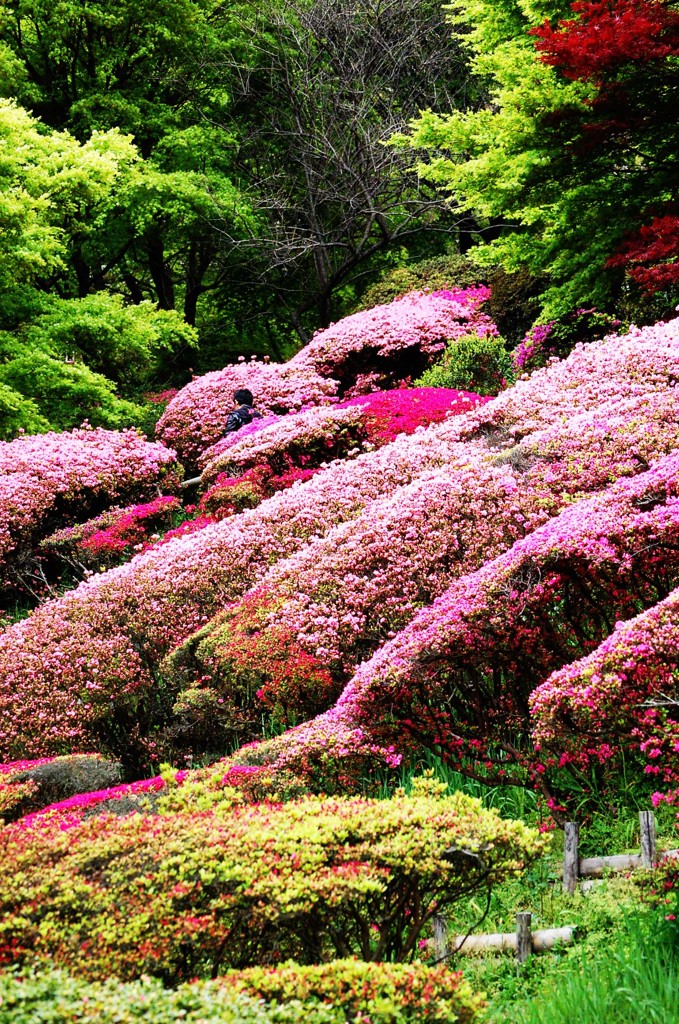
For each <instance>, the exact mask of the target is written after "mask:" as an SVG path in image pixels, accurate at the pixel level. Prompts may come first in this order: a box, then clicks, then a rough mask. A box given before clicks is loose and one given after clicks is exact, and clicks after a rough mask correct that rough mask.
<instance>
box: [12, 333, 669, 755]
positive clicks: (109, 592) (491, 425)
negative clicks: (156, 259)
mask: <svg viewBox="0 0 679 1024" xmlns="http://www.w3.org/2000/svg"><path fill="white" fill-rule="evenodd" d="M678 366H679V323H678V322H677V321H672V322H671V323H669V324H664V325H663V324H661V325H656V326H655V327H652V328H644V329H643V330H635V331H632V332H630V334H629V335H628V336H626V337H624V338H612V339H610V340H605V341H602V342H594V343H592V344H590V345H586V346H581V347H579V348H577V349H576V350H575V351H574V352H573V353H572V355H571V356H570V357H569V358H568V359H567V360H565V361H564V362H562V363H558V364H555V365H554V366H552V367H549V368H546V369H543V370H539V371H537V372H536V373H535V374H533V376H532V377H531V378H530V380H526V381H520V382H519V383H518V384H517V385H516V386H515V387H514V388H512V389H510V390H508V391H506V392H504V393H503V394H502V395H500V396H499V397H498V398H497V399H495V400H494V401H492V402H489V403H487V404H485V405H483V406H480V407H479V408H477V409H475V410H473V411H471V412H468V413H465V414H463V415H462V416H459V417H452V418H450V419H448V420H446V421H444V422H442V423H440V424H435V425H433V426H431V427H429V428H428V429H426V430H423V431H421V432H416V433H414V434H412V435H410V436H401V437H399V438H397V439H396V440H395V441H394V442H392V443H391V444H388V445H386V446H384V447H382V448H380V449H378V450H377V451H374V452H368V453H365V454H363V455H359V456H358V457H357V458H356V459H354V460H353V461H349V462H338V463H335V464H333V465H331V466H330V467H328V468H327V469H324V470H322V471H320V472H318V473H316V474H315V475H314V476H313V477H312V478H311V479H310V480H308V481H306V482H305V483H302V484H299V485H298V486H294V487H292V488H289V489H288V490H285V491H283V492H281V493H278V494H276V495H274V496H273V497H272V498H269V499H267V500H265V501H263V502H262V503H261V504H260V505H259V506H258V507H257V508H255V509H252V510H246V511H245V512H243V513H241V514H240V515H238V516H235V517H232V518H230V519H227V520H225V521H224V522H222V523H218V524H214V525H210V526H206V527H204V528H203V529H201V530H200V531H199V532H196V533H193V534H189V535H186V536H180V537H176V538H174V539H172V540H170V541H169V542H167V543H165V544H161V545H160V546H156V547H155V548H154V549H152V550H149V551H147V552H145V553H142V554H140V555H138V556H136V557H135V558H133V559H132V561H131V562H129V563H128V564H126V565H124V566H121V567H119V568H117V569H113V570H111V571H109V572H108V573H104V574H101V575H99V576H95V577H93V578H92V579H91V580H90V581H88V582H87V583H84V584H81V586H80V587H79V588H78V589H77V590H75V591H73V592H71V593H69V594H67V595H65V596H64V597H63V598H61V599H60V600H58V601H53V602H50V603H48V604H47V605H45V606H44V607H43V608H41V609H39V610H38V611H37V612H36V613H34V614H33V616H31V618H30V619H28V620H26V621H25V622H22V623H18V624H17V625H15V626H13V627H11V628H10V629H8V630H7V631H6V632H5V634H4V635H3V636H1V637H0V750H2V751H3V756H5V757H7V758H9V757H11V758H19V757H25V756H29V755H30V756H43V755H46V754H50V753H57V752H58V753H61V752H63V751H64V750H69V749H70V750H83V749H85V750H87V749H99V750H106V749H114V750H116V751H120V752H122V751H123V750H124V751H126V756H128V757H129V759H130V762H131V763H132V762H134V763H135V764H138V763H140V762H141V763H144V764H146V763H148V761H149V760H151V761H153V760H154V759H156V760H157V758H158V757H159V756H160V754H161V753H162V751H159V749H158V747H157V746H155V744H157V735H158V732H157V730H158V728H159V724H162V723H164V722H168V721H170V719H171V711H172V706H173V705H174V702H175V700H176V698H177V693H176V692H173V691H172V690H171V688H170V690H169V691H168V690H165V689H163V688H160V689H159V688H158V685H157V673H158V670H159V667H160V664H161V662H162V661H163V659H164V658H165V657H166V656H167V655H168V654H169V653H170V652H171V651H172V650H173V649H175V648H176V647H178V646H179V645H180V644H182V643H183V642H184V641H185V640H187V639H188V638H189V637H190V636H192V635H193V634H194V633H195V632H196V631H197V630H199V629H201V628H202V627H203V626H205V625H206V623H207V622H208V621H209V620H210V618H212V617H213V616H214V615H215V614H217V613H218V612H220V611H221V610H223V609H225V608H226V607H227V606H228V605H230V604H232V603H233V602H234V601H236V600H237V599H238V598H239V597H240V596H241V595H242V594H244V593H245V592H246V591H247V590H248V589H250V588H252V587H253V586H254V585H255V584H257V583H258V582H259V581H260V580H263V579H264V578H265V576H266V574H267V572H269V571H274V572H276V573H280V575H277V576H276V579H277V580H279V581H280V590H279V591H277V592H276V594H275V596H276V597H278V596H281V595H282V596H283V597H284V598H285V599H286V603H287V597H288V593H287V591H286V587H288V586H289V583H290V582H291V581H292V580H294V579H297V581H298V582H299V585H300V586H306V587H307V591H306V593H307V595H308V597H309V600H310V603H312V602H314V601H316V602H317V601H318V600H319V598H320V597H322V595H320V594H319V592H318V591H316V590H314V576H313V572H315V571H316V569H315V567H314V566H312V565H310V564H309V562H305V556H303V555H299V556H298V557H299V562H297V561H294V562H292V563H290V566H288V567H287V569H286V566H285V565H284V560H285V559H286V558H288V557H289V556H291V555H294V554H295V553H296V552H301V551H302V549H303V548H304V547H306V546H307V545H309V544H312V545H313V544H316V543H317V542H318V541H317V539H318V538H319V537H320V538H322V537H323V536H324V535H325V534H326V533H328V532H329V531H330V530H332V529H334V528H335V527H337V526H340V525H341V524H342V523H349V521H350V520H356V531H357V533H356V537H357V538H358V537H359V536H360V537H361V538H363V540H362V543H363V541H364V540H365V539H366V538H367V537H369V529H370V507H371V506H372V504H373V503H375V502H376V501H377V504H376V505H375V510H376V511H377V510H378V509H379V510H380V519H379V522H378V523H377V524H376V526H375V537H374V543H372V544H371V545H370V546H369V547H368V549H367V554H366V557H365V560H364V561H363V563H362V565H361V564H360V552H359V553H358V554H357V558H359V569H360V571H359V572H357V573H355V575H356V577H357V578H356V580H355V581H351V580H348V581H347V599H348V598H349V597H351V600H353V597H352V595H353V594H356V595H357V600H358V602H359V603H358V608H357V609H354V608H349V611H350V612H351V614H352V615H353V614H354V613H356V614H359V615H365V613H366V612H367V613H368V614H367V616H366V619H365V621H370V622H373V621H375V611H374V610H375V609H377V607H378V605H379V601H380V585H381V584H380V573H381V574H382V578H383V579H384V580H385V581H386V582H385V586H386V588H387V590H386V592H387V594H388V596H391V595H392V594H394V595H395V602H394V604H393V605H387V604H385V611H386V615H387V617H388V616H389V615H391V614H392V613H393V614H394V616H395V621H396V622H397V623H398V625H399V626H400V625H401V624H403V622H404V620H405V619H407V618H408V617H410V616H411V615H412V614H413V613H414V611H416V610H417V609H416V607H413V608H408V607H407V603H408V601H410V600H411V597H410V588H411V583H410V576H411V575H412V573H410V570H409V569H407V568H406V576H405V577H404V579H402V580H401V581H400V582H401V583H405V589H406V593H405V597H404V598H402V597H401V596H400V595H399V593H398V592H397V590H396V584H397V582H399V581H398V580H397V571H398V568H399V564H400V563H399V562H398V557H397V553H396V547H397V545H394V549H395V550H394V551H393V552H392V551H391V550H390V549H389V550H386V556H385V561H384V564H383V565H382V564H380V563H379V561H377V560H376V556H377V555H378V554H379V552H380V550H381V549H382V550H384V549H385V544H384V541H383V540H382V539H381V536H380V531H383V530H384V529H385V528H386V526H385V524H387V523H389V522H391V521H392V520H391V519H390V518H389V514H390V513H389V509H388V507H387V506H388V504H389V500H390V497H389V496H390V495H391V500H392V501H393V522H394V524H398V523H401V524H402V526H403V527H404V528H405V517H404V516H401V518H399V515H400V513H399V510H398V505H399V502H400V500H401V497H402V496H403V495H408V496H412V495H413V494H421V495H422V496H424V497H423V498H422V502H421V505H420V506H419V507H420V508H421V516H422V519H421V522H420V523H418V524H416V526H415V528H416V530H420V531H421V532H420V535H419V536H420V537H421V538H424V537H425V536H426V532H427V522H428V519H427V517H429V516H431V515H433V514H434V513H433V510H431V509H428V508H427V507H426V505H427V503H426V500H425V498H426V486H427V484H426V479H427V478H428V476H427V475H429V476H431V477H432V478H436V479H438V477H437V476H436V471H438V470H442V469H444V470H445V467H447V466H448V467H450V480H451V482H450V484H448V483H446V486H449V487H451V488H453V489H454V487H455V486H456V485H455V483H454V478H455V474H456V472H457V469H456V467H459V468H461V467H462V466H468V467H469V469H468V478H469V479H468V486H467V488H466V489H465V490H464V491H463V492H462V491H461V492H460V503H461V508H462V504H464V505H465V507H466V513H467V516H468V519H469V523H467V524H466V525H465V527H464V528H465V530H466V531H467V533H466V536H469V537H470V538H471V536H472V523H474V524H475V528H476V530H477V532H478V534H479V536H480V537H489V538H490V541H489V544H488V551H489V555H486V553H485V550H484V548H483V545H482V544H481V543H478V542H476V541H474V542H473V543H474V544H476V547H475V551H476V555H475V556H474V557H477V558H478V562H477V563H476V565H474V564H473V559H472V557H471V555H470V556H469V558H468V559H467V561H464V560H460V557H459V555H457V554H454V555H453V557H452V558H451V562H450V567H448V566H446V564H445V563H444V562H443V561H439V562H437V561H436V559H437V557H438V556H437V554H436V549H437V546H438V545H439V543H440V536H443V535H444V531H445V524H444V523H441V524H440V525H441V534H440V535H438V534H436V533H434V534H433V535H432V536H433V540H432V548H431V557H432V559H433V560H434V561H433V568H432V569H431V570H429V569H427V568H426V566H427V565H428V564H429V563H428V562H426V561H425V559H424V558H423V559H422V561H421V562H420V563H418V564H419V565H421V566H422V567H423V571H427V572H430V574H431V576H432V578H433V584H432V590H431V591H429V593H434V589H433V587H434V586H435V587H437V588H438V587H443V586H444V584H445V585H446V586H447V585H448V582H449V581H450V578H454V577H455V576H456V575H458V574H459V572H460V569H463V570H464V571H465V572H468V571H470V570H471V569H472V568H477V567H478V566H479V565H480V564H482V563H483V562H484V561H485V560H486V558H487V557H492V556H493V555H494V554H496V553H497V551H498V547H497V544H498V543H500V542H499V541H498V540H497V539H495V540H494V539H493V537H494V536H495V535H494V534H493V532H492V530H493V527H491V526H489V525H488V520H489V518H492V514H493V512H494V507H495V506H494V504H493V502H494V499H493V498H492V494H493V492H492V490H491V491H489V498H488V503H484V498H483V493H484V487H485V485H486V481H488V480H494V481H496V482H497V486H498V487H499V486H500V484H501V482H502V481H509V482H511V481H513V483H514V484H515V485H516V496H515V497H514V498H512V497H511V496H509V495H507V497H506V499H505V498H503V501H506V502H507V504H506V505H503V506H502V508H503V510H504V511H503V514H504V512H506V511H507V510H508V509H511V504H510V502H511V501H516V502H518V504H517V506H516V507H517V509H518V512H517V516H518V515H521V516H524V517H526V518H527V521H526V522H519V520H518V518H517V520H516V521H515V523H514V524H511V523H510V524H509V525H507V524H505V526H504V527H503V529H506V530H507V536H506V540H504V541H502V543H505V544H509V543H511V542H512V540H513V539H514V536H516V535H517V534H516V533H514V532H513V531H514V530H522V531H524V532H529V531H530V530H532V529H533V528H534V527H535V526H536V525H539V524H540V523H541V522H544V521H545V519H546V518H548V517H549V516H552V515H554V514H556V513H558V512H559V511H560V509H561V508H563V506H564V504H565V503H570V502H572V501H575V500H577V499H578V498H579V497H580V496H582V494H583V493H588V492H593V491H596V490H599V489H602V488H604V487H605V486H607V485H608V484H609V483H611V482H612V481H614V480H616V479H617V478H618V477H620V476H634V475H638V474H639V473H641V472H643V471H644V470H645V469H646V468H647V466H648V464H649V462H651V461H652V460H653V459H655V458H657V457H658V456H659V455H662V454H663V453H665V452H667V451H671V450H672V449H673V448H675V447H677V446H679V422H678V421H677V417H676V395H675V390H674V387H675V381H676V378H677V368H678ZM477 471H478V473H479V474H480V475H479V476H478V481H479V486H478V487H476V489H475V490H474V484H473V480H474V473H475V472H477ZM420 478H421V479H420ZM418 481H419V483H418ZM411 484H412V485H413V488H412V489H409V485H411ZM420 486H421V490H418V487H420ZM472 492H473V494H472ZM470 495H471V498H470ZM409 500H410V499H409ZM461 508H460V513H459V515H460V521H461V520H462V518H463V516H462V510H461ZM528 508H530V510H531V512H530V516H528V514H527V511H526V509H528ZM418 514H419V513H418ZM385 517H386V518H385ZM531 517H532V518H531ZM400 529H401V527H400V526H399V530H400ZM437 529H438V527H437ZM346 530H347V532H346V534H345V535H344V534H343V536H345V537H346V540H347V543H350V542H351V538H352V536H353V534H352V532H351V528H350V527H347V528H346ZM489 531H490V532H489ZM394 536H395V538H396V539H397V540H399V541H400V540H401V538H402V536H403V534H402V533H399V532H396V533H395V535H394ZM406 540H408V538H406ZM446 544H447V545H448V548H447V550H448V551H450V552H452V551H453V546H454V541H453V540H451V539H450V538H447V539H446ZM493 545H496V546H493ZM317 552H318V553H323V552H322V549H317ZM323 557H325V555H323ZM279 560H280V561H281V566H280V569H274V570H272V568H271V567H272V566H273V565H274V563H276V562H278V561H279ZM328 564H329V563H328ZM338 565H339V563H338ZM296 566H299V567H300V570H304V572H300V574H299V575H298V576H295V573H294V571H293V572H291V573H290V574H289V575H286V573H287V570H288V569H290V570H295V567H296ZM342 566H343V568H342V572H345V570H346V565H345V564H344V563H342ZM318 571H319V572H321V573H322V571H323V564H322V563H319V566H318ZM350 572H351V569H349V573H350ZM305 574H306V575H305ZM448 574H449V575H448ZM373 577H374V578H375V583H374V585H373V583H372V579H373ZM429 585H430V581H428V580H425V586H429ZM300 593H301V594H304V593H305V591H304V590H302V591H300ZM337 595H338V585H337V580H334V581H333V590H332V592H331V594H330V595H329V601H328V614H327V615H326V616H325V618H324V619H323V622H322V624H321V626H319V629H320V630H321V632H323V630H326V626H327V629H328V630H329V632H327V631H326V633H327V638H328V641H334V637H333V631H335V629H336V626H335V623H334V622H333V621H332V609H333V602H334V601H335V600H339V601H340V605H339V606H338V608H339V611H341V613H342V615H344V613H345V609H346V608H347V602H345V599H344V597H343V595H342V594H341V593H340V594H339V597H338V596H337ZM292 596H293V597H294V595H292ZM416 603H417V602H415V604H416ZM291 610H294V613H295V615H297V614H298V612H299V614H301V615H303V616H304V615H306V614H307V611H306V610H305V609H304V608H300V609H297V608H295V609H292V606H291ZM286 614H287V611H286ZM399 616H400V618H399ZM371 617H372V618H371ZM289 621H291V622H292V621H293V619H292V618H290V620H289ZM312 625H314V627H315V624H312ZM379 625H380V630H384V632H382V633H381V634H380V636H379V637H374V636H373V635H371V634H370V633H369V631H366V634H365V636H364V637H359V638H358V639H357V641H356V643H363V642H364V640H365V637H367V642H368V644H369V645H372V644H374V645H375V646H377V644H378V643H379V642H380V641H381V640H382V639H384V638H385V633H386V634H387V635H388V632H389V630H390V629H392V627H391V626H390V625H388V624H382V623H380V624H379ZM321 642H323V643H325V644H326V646H327V642H326V639H325V637H322V636H319V637H318V638H316V637H314V638H313V643H318V647H320V645H321ZM300 643H302V645H303V641H300ZM352 643H354V641H353V640H352ZM355 646H356V645H355ZM318 647H317V648H316V650H317V649H318ZM374 649H375V647H374V646H372V647H370V648H369V653H370V652H371V651H372V650H374ZM309 653H311V654H312V655H313V654H314V649H313V648H312V649H311V650H309ZM348 653H349V655H350V657H349V658H348V661H347V663H349V662H350V660H351V658H353V657H354V654H353V653H352V652H351V651H349V652H348ZM347 671H348V670H347ZM194 682H195V681H194ZM191 685H193V682H191ZM352 728H353V727H352ZM350 732H351V730H350ZM352 735H353V733H352ZM342 742H344V741H342ZM352 742H353V741H352ZM370 742H373V741H372V739H371V740H370ZM359 746H360V744H359Z"/></svg>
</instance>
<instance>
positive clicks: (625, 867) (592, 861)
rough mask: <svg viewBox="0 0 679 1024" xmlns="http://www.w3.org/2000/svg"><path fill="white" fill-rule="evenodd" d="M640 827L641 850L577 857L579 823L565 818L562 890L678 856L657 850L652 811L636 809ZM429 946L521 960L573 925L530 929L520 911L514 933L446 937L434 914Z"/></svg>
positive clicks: (439, 952) (559, 939) (567, 938)
mask: <svg viewBox="0 0 679 1024" xmlns="http://www.w3.org/2000/svg"><path fill="white" fill-rule="evenodd" d="M639 826H640V830H641V853H635V854H627V853H623V854H616V855H614V856H612V857H580V856H579V853H578V845H579V839H580V826H579V825H578V824H577V822H574V821H569V822H566V825H565V826H564V856H563V868H562V875H563V887H564V890H565V892H567V893H569V894H571V895H572V894H573V893H574V892H575V889H576V887H577V884H578V880H579V879H581V878H601V877H603V876H604V875H605V874H607V873H608V872H620V871H636V870H638V869H639V868H647V869H650V868H653V867H655V866H656V865H657V864H658V863H660V862H661V861H663V860H666V859H667V858H669V857H679V850H667V851H664V852H661V853H658V851H657V847H656V837H655V816H654V814H653V811H640V812H639ZM432 925H433V933H434V934H433V939H432V941H431V945H432V946H433V949H434V953H435V957H436V960H437V961H439V960H445V959H446V958H447V957H449V956H451V955H452V954H453V953H458V954H462V953H465V954H466V953H475V952H477V951H478V950H481V949H494V950H497V951H506V950H515V951H516V959H517V961H518V962H519V963H524V962H525V961H526V960H527V959H528V957H529V956H530V954H531V953H541V952H543V951H544V950H547V949H553V947H554V946H556V945H559V944H564V945H567V944H569V943H571V942H573V940H574V938H575V933H576V928H575V926H574V925H568V926H566V927H564V928H545V929H543V930H541V931H536V932H534V931H532V930H531V915H530V914H529V913H527V912H525V911H520V912H519V913H518V914H517V915H516V931H515V932H496V933H494V934H490V935H457V936H455V937H454V938H453V939H452V940H449V939H448V928H447V924H446V921H445V918H443V917H441V916H438V917H435V918H434V919H433V921H432Z"/></svg>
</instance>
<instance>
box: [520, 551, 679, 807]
mask: <svg viewBox="0 0 679 1024" xmlns="http://www.w3.org/2000/svg"><path fill="white" fill-rule="evenodd" d="M674 538H675V543H676V532H675V535H674ZM654 547H655V545H654ZM675 579H676V576H675ZM530 709H531V713H532V716H533V726H534V736H535V740H536V744H537V746H538V749H539V750H540V751H541V757H542V759H543V760H548V759H549V758H550V757H552V758H554V757H556V758H558V759H559V763H560V764H565V765H573V766H574V768H575V769H576V770H580V771H582V772H583V773H584V775H585V777H587V776H591V774H592V771H593V769H595V770H596V771H597V773H598V774H599V775H600V776H603V778H604V779H606V778H611V777H612V776H613V775H614V774H615V773H616V772H618V771H619V770H620V766H621V755H624V759H625V761H626V763H627V765H628V767H631V765H633V764H634V762H636V764H637V765H638V766H639V768H640V770H641V771H642V772H643V774H644V775H645V776H646V778H647V779H648V781H649V784H650V785H652V786H653V787H654V788H655V789H656V790H657V792H656V793H655V794H654V797H653V801H654V803H656V804H657V803H659V802H661V800H668V801H669V802H671V803H678V802H679V590H676V589H675V590H673V591H672V592H671V593H670V594H669V595H668V596H667V597H666V598H665V600H663V601H660V602H659V603H658V604H656V605H655V606H654V607H652V608H650V609H648V610H647V611H644V612H643V613H642V614H640V615H638V616H637V617H635V618H632V619H630V620H629V621H627V622H617V623H616V624H615V629H614V630H613V632H612V633H611V634H610V636H608V637H607V638H606V639H605V640H604V641H603V643H601V645H600V646H599V647H598V648H597V649H596V650H595V651H593V652H592V653H591V654H589V655H588V656H586V657H584V658H582V659H580V660H578V661H574V662H573V663H572V664H569V665H565V666H564V667H562V668H559V669H558V670H557V671H555V672H554V673H553V674H552V675H551V676H549V678H548V679H546V681H545V682H543V683H542V685H541V686H539V687H538V688H537V689H536V690H535V692H534V693H533V694H532V696H531V698H530Z"/></svg>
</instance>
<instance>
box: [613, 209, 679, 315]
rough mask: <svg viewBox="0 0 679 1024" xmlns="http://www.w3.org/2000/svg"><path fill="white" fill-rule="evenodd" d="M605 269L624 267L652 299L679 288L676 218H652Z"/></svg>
mask: <svg viewBox="0 0 679 1024" xmlns="http://www.w3.org/2000/svg"><path fill="white" fill-rule="evenodd" d="M607 265H608V266H609V267H623V268H624V269H625V270H626V271H627V273H628V275H629V276H630V277H631V278H632V280H633V281H636V283H637V284H638V285H639V286H640V287H641V288H643V290H644V291H645V292H648V293H649V294H651V295H652V294H653V293H654V292H657V291H660V290H662V289H665V288H671V287H673V286H676V285H677V284H679V216H677V215H676V214H674V213H667V214H665V215H664V216H657V217H654V218H653V220H652V221H651V223H650V224H645V225H644V226H643V227H641V228H640V229H639V230H638V231H637V232H636V234H633V235H632V236H631V237H629V238H627V239H626V241H625V242H623V244H622V245H621V246H620V248H619V249H618V251H617V253H615V254H614V255H613V256H611V258H610V259H609V260H608V264H607Z"/></svg>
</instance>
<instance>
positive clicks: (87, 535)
mask: <svg viewBox="0 0 679 1024" xmlns="http://www.w3.org/2000/svg"><path fill="white" fill-rule="evenodd" d="M180 509H181V503H180V501H179V499H178V498H175V497H172V496H170V495H161V496H160V497H157V498H154V499H153V501H150V502H146V503H145V504H142V505H129V506H128V507H127V508H113V509H110V510H109V511H108V512H104V513H103V514H102V515H100V516H97V517H96V518H94V519H90V520H88V521H87V522H86V523H79V524H78V525H77V526H70V527H66V529H64V530H57V531H56V533H53V534H52V535H51V536H50V537H47V538H46V539H45V540H43V541H41V543H40V548H41V550H43V551H46V552H48V553H50V554H55V555H58V556H59V557H61V558H62V559H64V560H65V561H66V562H69V563H70V564H71V565H74V564H75V565H77V566H82V567H83V568H91V567H92V566H98V567H101V566H102V563H103V565H104V566H106V565H115V563H116V562H118V561H120V560H121V559H122V558H125V557H129V556H130V555H131V554H132V553H133V551H134V550H135V549H141V547H142V545H143V544H144V543H145V542H148V541H149V539H150V537H151V535H152V533H154V532H155V531H157V530H160V529H163V528H167V527H168V526H170V525H171V523H172V517H173V514H174V513H177V512H178V511H179V510H180Z"/></svg>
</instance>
